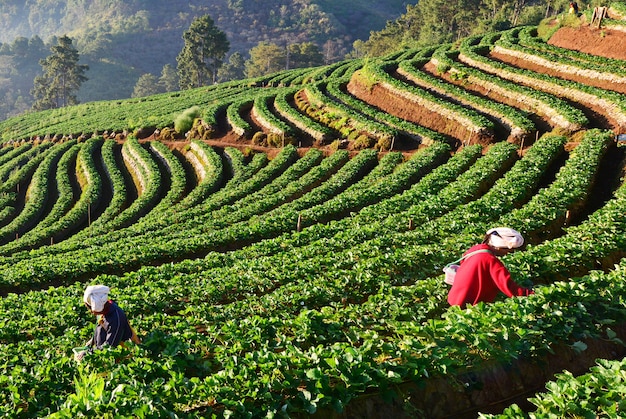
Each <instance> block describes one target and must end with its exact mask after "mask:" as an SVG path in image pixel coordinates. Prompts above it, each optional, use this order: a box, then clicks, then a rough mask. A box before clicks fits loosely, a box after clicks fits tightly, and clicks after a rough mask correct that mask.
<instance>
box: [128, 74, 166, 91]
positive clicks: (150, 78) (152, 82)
mask: <svg viewBox="0 0 626 419" xmlns="http://www.w3.org/2000/svg"><path fill="white" fill-rule="evenodd" d="M162 92H163V89H162V87H161V85H160V84H159V79H158V77H157V76H155V75H154V74H150V73H146V74H142V75H141V76H140V77H139V80H137V83H136V84H135V88H134V89H133V94H132V95H131V97H144V96H151V95H156V94H157V93H162Z"/></svg>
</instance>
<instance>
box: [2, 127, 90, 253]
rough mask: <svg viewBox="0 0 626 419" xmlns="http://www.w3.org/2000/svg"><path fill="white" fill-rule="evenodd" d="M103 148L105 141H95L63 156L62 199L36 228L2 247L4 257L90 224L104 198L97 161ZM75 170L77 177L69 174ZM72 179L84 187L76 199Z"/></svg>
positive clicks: (59, 173) (58, 175) (58, 176)
mask: <svg viewBox="0 0 626 419" xmlns="http://www.w3.org/2000/svg"><path fill="white" fill-rule="evenodd" d="M101 145H102V140H101V139H97V138H94V139H91V140H88V141H87V142H85V143H83V144H75V145H74V146H73V147H71V148H70V149H69V150H68V151H67V152H66V153H64V154H63V156H62V157H61V159H60V160H59V165H58V167H57V173H56V180H57V188H58V198H57V200H56V201H55V203H54V205H53V207H52V209H51V211H50V212H49V213H48V214H46V216H45V218H44V219H43V220H41V222H39V223H37V225H36V226H35V227H34V228H33V229H31V230H29V231H27V232H26V233H25V234H23V235H22V236H21V237H19V238H18V239H16V240H14V241H11V242H9V243H6V244H4V245H3V246H1V247H0V253H1V254H2V255H10V254H12V253H13V252H16V251H19V250H29V249H32V248H36V247H39V246H43V245H47V244H52V243H54V242H55V241H58V240H61V239H64V238H65V237H67V236H69V235H71V234H73V233H74V232H75V231H77V230H78V229H80V228H83V227H84V226H85V225H87V223H88V222H89V217H90V212H91V208H96V207H97V205H98V204H99V201H100V198H101V196H102V178H101V176H100V173H99V172H98V170H97V168H96V165H95V162H94V156H95V155H96V154H97V152H96V150H99V148H100V146H101ZM73 150H75V152H73ZM66 156H67V158H65V157H66ZM74 157H75V159H74ZM72 169H73V172H74V174H73V175H71V174H70V173H69V170H72ZM72 176H73V179H74V182H76V181H77V182H78V183H79V184H80V196H79V197H78V198H77V199H75V198H74V190H73V187H72V182H73V181H72Z"/></svg>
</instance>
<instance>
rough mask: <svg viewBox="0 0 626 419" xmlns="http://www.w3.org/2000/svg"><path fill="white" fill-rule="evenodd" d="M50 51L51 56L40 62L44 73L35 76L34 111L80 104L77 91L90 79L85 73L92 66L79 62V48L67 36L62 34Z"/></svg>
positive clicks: (33, 91)
mask: <svg viewBox="0 0 626 419" xmlns="http://www.w3.org/2000/svg"><path fill="white" fill-rule="evenodd" d="M50 51H51V52H52V54H51V55H49V56H47V57H46V58H44V59H42V60H40V61H39V64H40V65H41V67H42V69H43V75H42V76H37V77H35V82H34V87H33V90H32V92H31V94H32V95H33V97H34V99H35V103H34V104H33V109H34V110H44V109H52V108H59V107H64V106H69V105H75V104H77V103H78V100H77V99H76V94H75V93H76V92H78V89H80V86H81V84H82V83H84V82H85V81H87V80H88V79H87V77H85V75H84V74H85V72H86V71H87V70H89V66H87V65H85V64H78V60H79V58H80V57H79V55H78V51H77V50H76V48H74V47H73V46H72V40H71V39H70V38H69V37H68V36H65V35H64V36H62V37H60V38H59V39H58V44H57V45H54V46H53V47H52V48H50Z"/></svg>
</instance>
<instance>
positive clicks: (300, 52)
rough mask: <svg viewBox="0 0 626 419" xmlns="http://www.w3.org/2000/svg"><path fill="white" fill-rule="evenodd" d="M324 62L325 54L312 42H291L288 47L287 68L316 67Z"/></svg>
mask: <svg viewBox="0 0 626 419" xmlns="http://www.w3.org/2000/svg"><path fill="white" fill-rule="evenodd" d="M323 64H324V55H323V54H322V52H321V51H320V49H319V47H318V46H317V45H315V44H314V43H312V42H304V43H302V44H291V45H289V46H288V47H287V65H286V66H285V68H286V69H287V70H289V69H291V68H305V67H315V66H318V65H323Z"/></svg>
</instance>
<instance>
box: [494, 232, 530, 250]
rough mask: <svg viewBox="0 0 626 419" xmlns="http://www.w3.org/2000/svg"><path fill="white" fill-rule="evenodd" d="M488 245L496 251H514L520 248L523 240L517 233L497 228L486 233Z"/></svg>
mask: <svg viewBox="0 0 626 419" xmlns="http://www.w3.org/2000/svg"><path fill="white" fill-rule="evenodd" d="M487 235H488V236H489V244H490V245H491V246H493V247H496V248H498V249H505V248H506V249H516V248H518V247H522V245H523V244H524V238H523V237H522V235H521V234H520V233H519V231H516V230H513V229H512V228H508V227H497V228H492V229H490V230H488V231H487Z"/></svg>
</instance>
